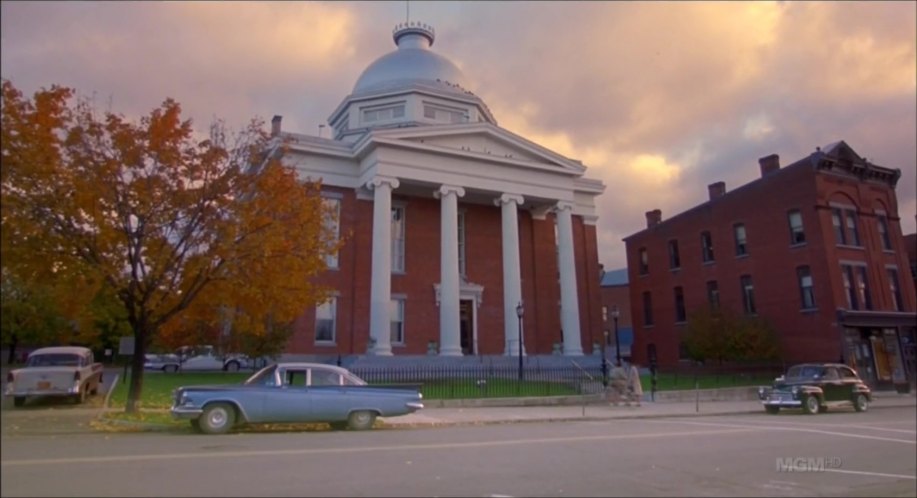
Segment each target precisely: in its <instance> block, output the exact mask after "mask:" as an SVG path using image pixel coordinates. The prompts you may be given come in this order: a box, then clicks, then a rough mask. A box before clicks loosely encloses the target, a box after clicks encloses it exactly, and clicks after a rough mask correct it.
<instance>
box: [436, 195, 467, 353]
mask: <svg viewBox="0 0 917 498" xmlns="http://www.w3.org/2000/svg"><path fill="white" fill-rule="evenodd" d="M434 195H435V196H437V197H439V199H440V215H441V216H440V259H439V261H440V282H439V338H440V349H439V354H440V355H441V356H461V355H462V340H461V337H460V335H459V334H460V332H459V328H460V327H459V319H460V318H459V254H458V198H459V197H462V196H464V195H465V189H463V188H462V187H455V186H452V185H443V186H442V187H440V188H439V190H437V191H436V192H435V193H434Z"/></svg>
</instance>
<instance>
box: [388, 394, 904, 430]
mask: <svg viewBox="0 0 917 498" xmlns="http://www.w3.org/2000/svg"><path fill="white" fill-rule="evenodd" d="M874 396H875V399H874V400H873V402H872V404H871V405H870V406H869V409H870V410H873V409H881V408H886V407H901V406H917V397H915V396H914V395H913V394H897V393H881V392H880V393H875V394H874ZM743 413H764V408H762V406H761V403H760V402H759V401H752V400H746V401H700V402H699V403H695V402H684V401H678V402H644V403H642V406H634V405H631V406H623V405H619V406H610V405H608V404H607V403H598V402H595V401H593V402H592V403H588V404H585V405H583V404H579V405H552V406H488V407H444V408H424V409H423V410H421V411H419V412H416V413H412V414H409V415H403V416H400V417H391V418H383V419H382V421H383V422H384V423H385V425H386V426H389V427H438V426H455V425H481V424H505V423H520V422H572V421H584V420H612V419H629V418H659V417H701V416H711V415H734V414H743Z"/></svg>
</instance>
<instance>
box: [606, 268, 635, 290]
mask: <svg viewBox="0 0 917 498" xmlns="http://www.w3.org/2000/svg"><path fill="white" fill-rule="evenodd" d="M628 283H629V282H628V280H627V268H619V269H617V270H609V271H606V272H605V273H603V274H602V281H601V283H599V287H614V286H617V285H627V284H628Z"/></svg>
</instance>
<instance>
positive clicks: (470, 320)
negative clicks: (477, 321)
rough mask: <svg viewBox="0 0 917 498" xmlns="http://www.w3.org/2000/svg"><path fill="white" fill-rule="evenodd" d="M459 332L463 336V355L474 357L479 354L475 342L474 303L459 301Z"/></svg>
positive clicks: (465, 300) (467, 300) (466, 300)
mask: <svg viewBox="0 0 917 498" xmlns="http://www.w3.org/2000/svg"><path fill="white" fill-rule="evenodd" d="M459 332H460V334H461V343H462V354H463V355H473V354H475V353H476V352H477V345H476V344H475V342H474V301H472V300H471V299H462V300H461V301H459Z"/></svg>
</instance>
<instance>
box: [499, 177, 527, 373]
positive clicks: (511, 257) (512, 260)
mask: <svg viewBox="0 0 917 498" xmlns="http://www.w3.org/2000/svg"><path fill="white" fill-rule="evenodd" d="M523 202H525V199H524V198H523V197H522V196H521V195H515V194H503V195H502V196H500V198H499V199H497V200H495V201H494V204H496V205H498V206H500V208H501V211H502V220H503V340H504V343H505V344H506V347H505V348H504V354H506V355H509V356H516V355H518V354H519V347H520V341H519V317H518V315H516V306H518V305H519V303H521V302H522V277H521V271H520V270H519V267H520V265H519V216H518V214H517V213H518V209H519V206H520V205H521V204H522V203H523ZM522 345H523V346H524V342H523V344H522ZM523 354H525V350H524V347H523Z"/></svg>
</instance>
